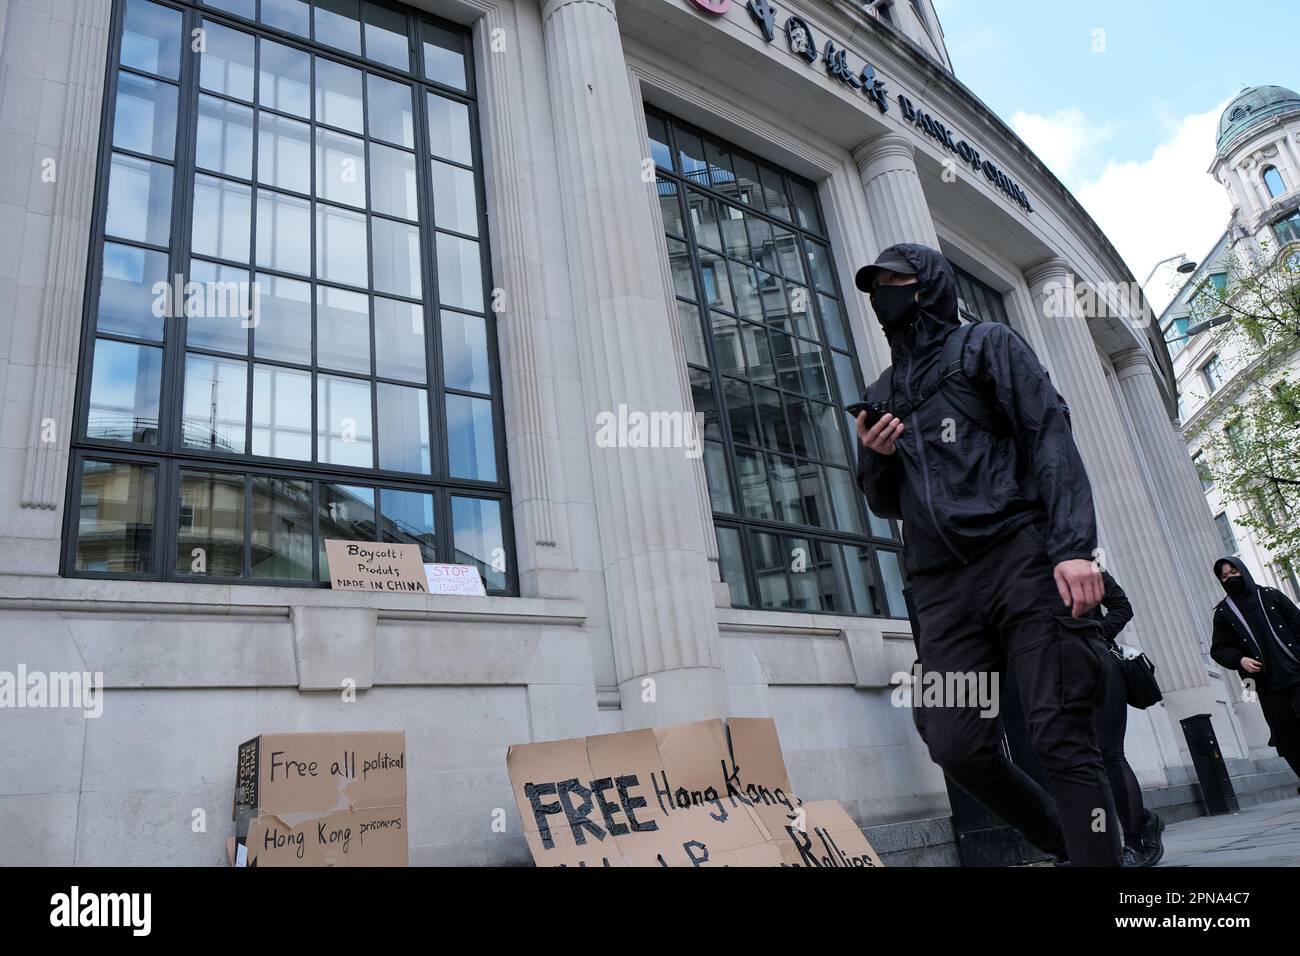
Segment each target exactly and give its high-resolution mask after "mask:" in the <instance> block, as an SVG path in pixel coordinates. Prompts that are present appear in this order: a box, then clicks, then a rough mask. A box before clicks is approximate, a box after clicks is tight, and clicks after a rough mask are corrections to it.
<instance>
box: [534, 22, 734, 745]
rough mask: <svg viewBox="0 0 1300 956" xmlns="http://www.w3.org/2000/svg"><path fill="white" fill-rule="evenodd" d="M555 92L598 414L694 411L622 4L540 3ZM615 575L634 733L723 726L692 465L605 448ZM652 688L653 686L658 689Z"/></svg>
mask: <svg viewBox="0 0 1300 956" xmlns="http://www.w3.org/2000/svg"><path fill="white" fill-rule="evenodd" d="M541 9H542V24H543V26H542V33H543V40H544V43H545V48H546V75H547V87H548V92H549V94H550V100H551V115H552V120H553V122H554V126H555V142H556V149H557V165H558V167H559V170H560V205H561V209H562V214H563V222H564V231H565V235H566V242H567V245H568V248H569V265H570V273H569V283H570V288H571V292H572V297H573V306H574V311H575V316H574V320H575V322H576V324H577V328H578V341H579V348H580V350H581V354H580V356H579V360H580V364H581V371H582V378H583V400H584V402H585V404H586V412H587V419H588V422H589V423H590V427H591V430H592V436H593V443H594V436H595V432H596V421H597V416H598V415H600V414H601V413H602V412H606V413H615V414H617V412H618V409H619V406H620V405H626V406H627V407H628V409H629V411H641V412H645V413H652V412H681V413H684V414H685V413H689V411H690V409H691V403H690V398H689V396H688V395H687V394H686V393H685V391H684V388H683V385H682V382H681V380H680V378H679V376H678V374H677V363H676V358H675V355H674V349H673V339H672V326H671V324H670V323H669V321H668V309H669V307H670V305H671V300H670V298H669V294H668V292H667V290H666V289H665V287H664V284H663V281H662V276H661V274H660V270H659V269H658V262H659V256H658V249H657V247H656V245H655V244H656V243H659V242H662V241H663V240H662V237H661V235H660V234H658V233H657V232H656V231H655V229H654V225H653V222H652V219H651V215H650V210H649V208H648V206H647V204H646V195H645V185H644V183H643V182H642V180H641V169H642V165H641V158H642V156H641V153H642V149H641V140H640V137H639V136H638V134H637V129H636V110H635V105H634V104H633V102H632V96H631V91H630V89H629V87H628V82H627V66H626V63H625V61H624V57H623V47H622V40H621V37H620V35H619V28H618V20H617V15H616V12H615V2H614V0H543V2H542V4H541ZM591 463H592V470H593V479H594V484H595V490H596V509H597V520H598V522H599V525H600V541H601V549H602V564H603V567H604V579H605V589H606V594H607V598H608V601H609V617H610V627H611V631H612V638H613V642H614V658H615V665H616V669H617V675H618V682H619V692H620V696H621V699H622V707H623V720H624V725H625V726H626V727H628V728H634V727H646V726H652V725H663V724H671V723H677V722H681V721H687V720H697V719H703V718H706V717H716V716H721V715H723V714H724V713H725V711H726V688H725V684H724V682H723V677H722V669H721V649H720V645H719V640H718V628H717V619H716V616H715V613H714V604H713V595H712V591H711V586H710V580H711V576H712V575H711V570H710V567H709V563H708V560H707V558H706V551H707V549H706V545H705V541H704V527H705V525H704V518H703V515H702V513H701V511H700V504H699V499H698V497H697V495H696V493H695V473H694V467H693V463H692V462H691V460H690V459H688V458H687V457H686V455H685V453H684V451H683V449H681V448H659V449H656V448H622V447H614V448H603V447H602V448H593V451H592V455H591ZM647 678H650V679H652V680H653V684H651V683H650V682H648V681H647Z"/></svg>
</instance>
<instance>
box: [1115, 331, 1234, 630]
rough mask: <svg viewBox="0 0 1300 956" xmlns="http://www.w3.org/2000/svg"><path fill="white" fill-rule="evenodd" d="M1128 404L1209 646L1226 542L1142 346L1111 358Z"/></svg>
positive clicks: (1192, 605) (1186, 590)
mask: <svg viewBox="0 0 1300 956" xmlns="http://www.w3.org/2000/svg"><path fill="white" fill-rule="evenodd" d="M1111 361H1112V362H1113V363H1114V366H1115V377H1116V378H1117V379H1118V380H1119V386H1120V391H1121V392H1122V393H1123V396H1124V404H1125V405H1126V406H1127V408H1128V412H1129V416H1130V419H1131V421H1132V423H1133V428H1134V431H1135V435H1134V438H1135V439H1136V442H1135V444H1136V445H1137V447H1138V450H1139V453H1140V454H1141V455H1142V456H1143V459H1144V461H1145V462H1146V466H1147V470H1148V472H1149V473H1150V475H1151V481H1152V488H1153V492H1154V494H1153V498H1154V499H1155V504H1156V507H1157V508H1158V509H1159V510H1160V513H1161V515H1162V518H1163V522H1162V523H1163V526H1164V529H1165V537H1166V538H1167V539H1168V540H1169V545H1170V549H1171V551H1172V552H1173V555H1174V560H1175V561H1176V563H1177V564H1178V566H1179V567H1180V569H1181V574H1182V579H1183V587H1182V589H1181V593H1182V594H1183V596H1184V597H1185V598H1186V603H1187V604H1188V606H1189V607H1188V609H1189V612H1190V613H1192V617H1193V622H1194V623H1195V624H1197V625H1198V626H1197V628H1196V633H1197V634H1198V635H1201V636H1202V637H1203V638H1204V639H1203V640H1202V644H1203V646H1204V647H1205V648H1206V649H1207V651H1208V648H1209V642H1208V634H1209V630H1210V611H1209V609H1210V608H1213V607H1214V605H1215V604H1217V603H1218V602H1219V601H1221V600H1223V590H1222V588H1220V587H1219V584H1218V582H1217V581H1216V580H1215V579H1214V574H1213V570H1212V567H1213V564H1214V560H1215V559H1216V558H1218V557H1219V556H1220V552H1221V551H1222V550H1223V544H1222V542H1221V540H1220V538H1219V534H1218V532H1217V531H1216V530H1215V529H1214V519H1213V518H1212V517H1211V515H1210V509H1209V506H1208V505H1207V504H1206V502H1205V492H1204V491H1203V490H1202V489H1201V482H1200V479H1199V477H1198V476H1197V474H1196V466H1195V465H1193V464H1192V460H1191V458H1190V457H1188V454H1187V449H1186V446H1184V445H1183V442H1182V439H1181V436H1180V435H1179V434H1178V432H1177V430H1176V426H1175V425H1174V424H1173V423H1172V422H1171V421H1170V419H1169V413H1168V411H1167V410H1166V409H1165V405H1164V403H1163V402H1162V401H1161V400H1160V390H1159V388H1158V386H1157V385H1156V380H1155V375H1154V372H1153V370H1152V367H1151V357H1150V356H1149V355H1147V353H1146V352H1144V351H1143V350H1142V349H1140V348H1132V349H1125V350H1124V351H1123V352H1118V353H1116V354H1114V355H1112V356H1111Z"/></svg>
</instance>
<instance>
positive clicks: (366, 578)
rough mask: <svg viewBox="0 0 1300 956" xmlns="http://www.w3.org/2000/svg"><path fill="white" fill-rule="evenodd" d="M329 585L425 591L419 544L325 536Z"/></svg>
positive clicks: (358, 589) (337, 589) (356, 588)
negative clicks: (341, 538) (377, 542)
mask: <svg viewBox="0 0 1300 956" xmlns="http://www.w3.org/2000/svg"><path fill="white" fill-rule="evenodd" d="M325 558H326V560H327V561H328V562H329V573H330V587H332V588H333V589H334V590H336V591H400V592H407V593H410V592H418V593H428V590H429V584H428V580H427V579H426V577H425V575H424V557H423V555H421V554H420V546H419V545H418V544H375V543H372V542H367V541H340V540H338V539H335V538H326V539H325Z"/></svg>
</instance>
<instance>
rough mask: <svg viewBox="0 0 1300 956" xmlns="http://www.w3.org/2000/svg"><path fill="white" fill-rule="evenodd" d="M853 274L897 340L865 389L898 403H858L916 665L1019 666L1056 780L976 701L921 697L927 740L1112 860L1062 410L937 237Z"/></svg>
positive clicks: (973, 778)
mask: <svg viewBox="0 0 1300 956" xmlns="http://www.w3.org/2000/svg"><path fill="white" fill-rule="evenodd" d="M856 281H857V286H858V288H859V289H860V290H862V291H863V292H867V293H869V294H870V295H871V303H872V307H873V309H874V311H875V313H876V318H877V320H878V321H879V322H880V324H881V326H882V327H883V328H884V331H885V337H886V339H887V340H888V342H889V345H890V350H891V355H892V358H893V365H892V367H891V368H889V369H887V370H886V371H885V373H884V374H883V375H882V376H881V377H880V378H879V379H878V380H877V381H876V382H875V383H873V384H872V386H871V387H870V388H869V389H868V390H867V394H866V396H865V398H864V400H865V401H866V402H867V403H869V404H872V405H874V406H875V407H876V408H877V409H882V408H883V409H887V412H886V413H885V414H884V415H883V416H882V417H880V419H879V421H874V422H871V424H870V425H869V424H868V423H869V421H870V417H869V416H870V414H871V413H869V412H862V413H861V414H860V415H859V416H858V435H859V439H860V441H861V443H862V448H861V450H860V455H859V459H858V476H857V477H858V484H859V487H861V489H862V491H863V493H864V494H865V495H866V497H867V502H868V504H869V505H870V506H871V509H872V510H873V511H874V512H875V513H876V514H878V515H881V516H884V517H892V518H898V519H901V520H902V522H903V528H904V539H905V544H904V558H905V561H906V566H907V570H908V574H909V576H910V583H911V589H912V597H913V600H914V602H915V610H916V617H917V623H918V625H919V629H920V641H919V651H920V660H921V667H922V670H923V671H924V672H925V673H933V672H937V673H940V674H944V675H953V674H959V675H970V674H976V675H979V674H992V673H1001V672H1002V671H1003V670H1004V669H1009V670H1010V672H1011V674H1012V676H1013V678H1014V683H1015V686H1016V687H1017V688H1018V689H1019V692H1020V695H1021V698H1022V701H1023V704H1024V712H1025V717H1026V721H1027V723H1028V726H1029V733H1030V737H1031V739H1032V741H1033V745H1034V749H1035V751H1036V752H1037V754H1038V758H1039V762H1040V763H1041V764H1042V767H1043V769H1044V771H1045V772H1046V774H1047V776H1048V778H1049V781H1050V784H1051V788H1052V793H1051V794H1050V795H1049V794H1048V793H1047V792H1046V791H1045V790H1044V789H1043V788H1042V787H1041V786H1039V785H1038V784H1037V783H1036V782H1035V781H1034V780H1033V779H1032V778H1031V777H1029V776H1028V775H1027V774H1025V773H1024V772H1023V771H1022V770H1020V769H1019V768H1018V767H1016V766H1015V764H1014V763H1012V762H1011V761H1010V760H1009V759H1008V758H1007V756H1006V755H1005V754H1004V753H1003V750H1002V748H1001V746H1000V736H999V732H998V724H997V721H996V720H995V719H991V718H989V717H982V716H981V714H980V711H979V710H978V709H977V708H973V707H970V706H944V707H938V708H927V711H926V713H925V715H924V720H925V726H926V733H925V738H926V743H927V745H928V746H929V748H930V755H931V757H932V758H933V759H934V761H935V762H936V763H937V764H939V766H941V767H942V768H943V769H944V770H945V771H946V772H947V773H948V775H949V776H950V777H951V778H952V779H953V780H955V781H956V782H957V783H958V784H959V785H960V786H961V787H962V788H963V789H964V790H966V791H967V792H969V793H970V794H971V795H972V796H973V797H975V798H976V799H977V800H979V801H980V802H981V803H983V804H984V806H985V807H987V808H988V809H989V810H990V811H991V812H993V813H995V814H996V815H997V816H999V817H1001V818H1002V819H1003V820H1005V821H1006V822H1007V823H1009V824H1011V825H1012V826H1014V827H1016V828H1017V829H1019V830H1020V831H1021V832H1022V833H1023V834H1024V836H1025V837H1026V838H1027V839H1028V840H1029V841H1030V842H1031V843H1033V844H1034V845H1035V846H1037V847H1039V848H1040V849H1042V850H1044V851H1046V852H1048V853H1051V854H1053V855H1055V856H1056V857H1057V859H1058V860H1060V861H1065V860H1067V859H1068V861H1069V863H1070V864H1071V865H1076V866H1119V865H1120V862H1121V857H1120V839H1119V838H1120V829H1121V827H1120V826H1119V823H1118V821H1117V820H1116V817H1115V812H1114V804H1113V800H1112V797H1111V793H1110V787H1109V785H1108V780H1107V776H1106V770H1105V767H1104V766H1103V764H1102V758H1101V753H1100V751H1099V749H1098V745H1097V737H1096V733H1095V731H1094V729H1093V724H1092V713H1093V709H1094V708H1095V707H1096V706H1097V704H1098V703H1099V702H1100V700H1101V696H1102V693H1103V691H1104V681H1103V676H1104V674H1105V665H1106V661H1105V654H1106V653H1107V651H1106V647H1105V642H1104V640H1103V639H1102V635H1101V625H1100V624H1099V623H1098V622H1097V621H1096V620H1095V619H1094V618H1093V617H1092V616H1091V612H1092V610H1093V609H1094V608H1095V607H1096V606H1097V604H1098V602H1099V601H1100V600H1101V596H1102V580H1101V574H1100V571H1099V570H1098V567H1097V565H1096V563H1095V560H1094V556H1095V552H1096V548H1097V529H1096V518H1095V515H1094V511H1093V500H1092V491H1091V486H1090V484H1089V482H1088V476H1087V474H1086V473H1085V471H1084V467H1083V461H1082V460H1081V458H1080V457H1079V452H1078V448H1077V447H1076V446H1075V443H1074V439H1073V437H1072V435H1071V432H1070V422H1069V411H1068V409H1067V408H1066V406H1065V403H1064V400H1063V399H1062V398H1061V397H1060V395H1059V394H1057V392H1056V389H1055V388H1054V387H1053V386H1052V384H1051V382H1050V380H1049V379H1048V376H1047V372H1046V370H1045V369H1044V368H1043V366H1042V363H1041V362H1039V360H1038V358H1037V356H1035V355H1034V353H1033V351H1032V350H1031V349H1030V348H1029V346H1028V345H1027V344H1026V343H1025V342H1024V340H1023V339H1021V338H1020V337H1019V336H1018V335H1017V334H1016V333H1015V332H1013V331H1012V330H1011V329H1010V328H1008V327H1006V326H1003V325H999V324H996V323H981V324H979V325H974V326H962V325H961V322H960V319H959V318H958V315H957V295H956V288H957V286H956V280H955V277H954V275H953V271H952V266H951V265H949V263H948V261H947V260H946V259H945V258H944V257H943V255H942V254H941V253H940V252H939V251H937V250H935V249H931V248H928V247H926V246H920V245H912V244H902V245H897V246H891V247H890V248H889V249H886V250H885V251H884V252H883V253H881V255H880V257H879V258H878V259H877V260H876V262H875V264H874V265H870V266H866V267H864V268H863V269H861V270H859V272H858V274H857V280H856ZM945 685H946V682H945ZM951 703H956V702H951ZM1053 798H1054V799H1053Z"/></svg>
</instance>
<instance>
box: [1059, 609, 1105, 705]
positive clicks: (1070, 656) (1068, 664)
mask: <svg viewBox="0 0 1300 956" xmlns="http://www.w3.org/2000/svg"><path fill="white" fill-rule="evenodd" d="M1053 620H1054V621H1055V624H1056V633H1057V638H1058V641H1059V644H1060V661H1061V703H1062V704H1063V705H1064V706H1065V707H1067V708H1074V707H1096V706H1098V705H1099V704H1100V703H1101V700H1102V697H1103V696H1104V695H1105V693H1106V668H1107V666H1109V665H1108V662H1107V660H1106V654H1107V653H1108V652H1107V650H1106V640H1105V638H1103V637H1102V636H1101V622H1100V621H1096V620H1093V619H1091V618H1072V617H1056V618H1054V619H1053Z"/></svg>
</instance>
